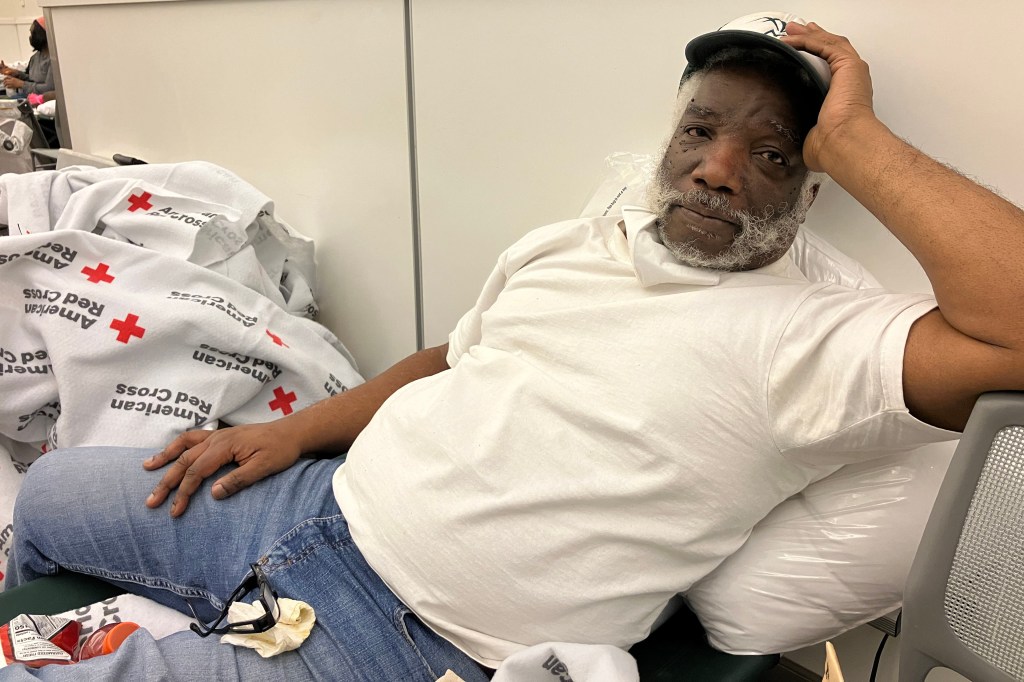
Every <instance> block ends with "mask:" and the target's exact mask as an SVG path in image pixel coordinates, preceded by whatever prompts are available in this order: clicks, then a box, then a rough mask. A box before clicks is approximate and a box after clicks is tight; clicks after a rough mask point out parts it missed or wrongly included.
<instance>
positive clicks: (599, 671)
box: [493, 642, 640, 682]
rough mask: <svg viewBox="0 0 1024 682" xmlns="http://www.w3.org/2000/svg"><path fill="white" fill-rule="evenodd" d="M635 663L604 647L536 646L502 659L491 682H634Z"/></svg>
mask: <svg viewBox="0 0 1024 682" xmlns="http://www.w3.org/2000/svg"><path fill="white" fill-rule="evenodd" d="M639 679H640V674H639V673H638V672H637V668H636V660H635V659H634V658H633V657H632V656H630V655H629V654H628V653H627V652H625V651H623V650H622V649H619V648H618V647H614V646H609V645H607V644H569V643H565V642H545V643H544V644H536V645H534V646H531V647H529V648H527V649H523V650H522V651H520V652H518V653H515V654H513V655H512V656H509V657H508V658H506V659H505V660H504V661H503V662H502V664H501V667H499V668H498V670H497V671H496V672H495V673H494V677H493V682H554V681H555V680H557V681H559V682H638V681H639Z"/></svg>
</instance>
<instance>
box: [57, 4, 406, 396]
mask: <svg viewBox="0 0 1024 682" xmlns="http://www.w3.org/2000/svg"><path fill="white" fill-rule="evenodd" d="M40 4H41V5H45V6H46V7H48V8H49V11H50V13H51V15H50V16H51V22H52V24H53V29H54V33H55V37H56V42H57V44H58V55H59V62H60V72H61V83H62V87H63V94H64V100H65V103H66V106H67V115H68V124H69V129H70V132H71V136H72V143H73V146H74V148H75V149H76V150H78V151H82V152H86V153H90V154H97V155H105V156H110V155H111V154H114V153H122V154H126V155H129V156H135V157H138V158H141V159H144V160H146V161H149V162H151V163H153V162H173V161H184V160H188V159H204V160H207V161H211V162H213V163H217V164H219V165H221V166H224V167H226V168H228V169H230V170H232V171H234V172H235V173H237V174H238V175H240V176H241V177H243V178H245V179H246V180H248V181H250V182H251V183H253V184H254V185H256V186H257V187H259V188H260V189H261V190H263V191H264V192H265V193H267V194H268V195H269V196H270V197H271V198H272V199H274V200H275V203H276V208H277V213H278V215H279V216H280V217H282V218H283V219H284V220H286V221H287V222H289V223H290V224H291V225H292V226H293V227H295V228H296V229H298V230H299V231H300V232H302V233H304V234H306V235H308V236H310V237H313V238H314V239H316V241H317V253H318V261H319V296H320V302H321V309H322V313H321V321H323V322H324V323H325V324H326V325H327V326H328V327H330V328H331V329H332V330H334V331H335V332H336V333H337V334H338V336H339V337H340V338H341V339H342V341H343V342H344V343H345V344H346V345H347V346H348V347H349V349H350V350H351V351H352V352H353V353H354V354H355V356H356V358H357V360H358V361H359V364H360V369H361V370H362V371H363V373H364V374H365V375H366V376H372V375H375V374H377V373H378V372H380V371H381V370H382V369H384V368H385V367H387V366H389V365H390V364H391V363H393V362H394V361H395V360H397V359H399V358H401V357H404V356H405V355H407V354H408V353H411V352H413V351H414V350H415V349H416V318H415V288H414V260H413V258H414V255H413V230H412V219H411V212H412V199H411V191H410V182H409V177H410V166H409V147H408V122H407V98H406V92H407V90H406V77H405V76H406V74H405V67H406V62H405V47H404V46H405V25H404V16H405V15H404V11H403V3H402V0H345V2H333V1H330V0H223V1H218V0H196V1H169V2H160V1H158V2H152V1H150V2H123V1H119V0H114V1H111V0H93V1H92V2H88V1H86V0H50V1H49V2H46V1H43V2H40Z"/></svg>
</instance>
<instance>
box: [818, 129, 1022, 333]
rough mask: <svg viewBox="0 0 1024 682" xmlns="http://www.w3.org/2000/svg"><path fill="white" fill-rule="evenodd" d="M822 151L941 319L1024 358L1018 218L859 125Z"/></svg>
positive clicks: (1009, 207)
mask: <svg viewBox="0 0 1024 682" xmlns="http://www.w3.org/2000/svg"><path fill="white" fill-rule="evenodd" d="M834 137H835V138H836V139H832V140H828V142H827V144H826V145H824V147H823V150H824V153H823V154H822V165H823V166H824V169H825V170H826V171H827V172H828V173H829V175H831V176H832V177H833V178H834V179H835V180H836V182H838V183H839V184H840V185H841V186H842V187H843V188H844V189H846V191H848V192H849V193H850V194H851V195H852V196H853V197H854V198H855V199H857V200H858V201H859V202H860V203H861V204H863V205H864V206H865V207H866V208H867V209H868V210H869V211H871V212H872V213H873V214H874V215H875V217H877V218H878V219H879V220H880V221H881V222H882V224H884V225H885V226H886V227H887V228H888V229H889V230H890V231H891V232H892V233H893V234H894V235H895V236H896V237H897V238H898V239H899V240H900V241H901V242H902V243H903V244H904V245H905V246H906V247H907V248H908V249H910V251H911V253H913V254H914V256H915V257H916V258H917V259H918V261H919V262H920V263H921V266H922V267H923V268H924V270H925V272H926V273H927V275H928V278H929V279H930V280H931V283H932V287H933V288H934V291H935V296H936V299H937V300H938V302H939V306H940V308H941V310H942V314H943V316H944V317H945V318H946V320H947V322H949V324H950V325H952V326H953V327H955V328H956V329H957V330H959V331H960V332H962V333H964V334H967V335H968V336H971V337H973V338H976V339H978V340H981V341H985V342H986V343H990V344H994V345H998V346H1004V347H1007V348H1016V349H1024V315H1022V314H1021V313H1020V311H1021V307H1020V301H1021V297H1022V295H1024V212H1022V211H1021V210H1020V209H1019V208H1017V207H1016V206H1014V205H1013V204H1011V203H1009V202H1008V201H1006V200H1004V199H1002V198H1001V197H999V196H997V195H996V194H994V193H993V192H991V191H989V190H987V189H985V188H984V187H981V186H980V185H978V184H977V183H975V182H972V181H971V180H969V179H967V178H965V177H963V176H962V175H960V174H959V173H957V172H956V171H954V170H952V169H950V168H948V167H946V166H944V165H942V164H940V163H939V162H937V161H935V160H934V159H932V158H930V157H929V156H927V155H925V154H923V153H922V152H920V151H918V150H917V149H915V148H914V147H912V146H911V145H909V144H907V143H906V142H904V141H903V140H901V139H899V138H898V137H896V136H895V135H893V134H892V132H891V131H890V130H889V129H888V128H887V127H886V126H885V125H884V124H882V123H881V122H880V121H878V120H877V119H875V118H873V117H872V118H867V117H866V118H865V119H864V120H862V121H859V122H857V123H856V124H855V125H851V126H850V127H849V128H848V129H847V130H845V131H842V132H840V131H837V132H836V133H835V134H834Z"/></svg>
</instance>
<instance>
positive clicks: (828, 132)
mask: <svg viewBox="0 0 1024 682" xmlns="http://www.w3.org/2000/svg"><path fill="white" fill-rule="evenodd" d="M786 33H788V35H784V36H782V37H781V40H782V41H783V42H785V43H786V44H787V45H789V46H790V47H793V48H795V49H797V50H803V51H804V52H809V53H811V54H813V55H816V56H818V57H821V58H822V59H824V60H825V61H827V62H828V65H829V68H830V69H831V70H832V83H831V85H830V86H829V91H828V95H826V96H825V102H824V103H823V104H822V105H821V111H820V112H819V114H818V123H817V125H815V126H814V128H812V129H811V131H810V133H808V135H807V139H806V140H805V141H804V148H803V156H804V162H805V163H806V164H807V167H808V168H810V169H811V170H813V171H825V172H828V170H829V169H828V167H827V165H828V161H829V157H828V155H829V153H831V152H832V151H833V147H837V146H841V143H842V138H843V133H846V132H850V131H852V130H854V129H856V127H857V125H858V124H860V123H863V122H871V123H877V122H878V119H877V118H876V117H875V112H874V109H873V107H872V90H871V76H870V74H869V73H868V65H867V62H865V61H864V60H863V59H861V58H860V55H859V54H857V50H855V49H854V48H853V45H851V44H850V41H849V40H847V39H846V38H844V37H843V36H838V35H835V34H833V33H829V32H828V31H826V30H825V29H823V28H822V27H821V26H818V25H817V24H816V23H814V22H813V21H812V22H810V23H808V24H807V25H806V26H804V25H803V24H796V23H793V22H790V23H788V24H786Z"/></svg>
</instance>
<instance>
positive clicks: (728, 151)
mask: <svg viewBox="0 0 1024 682" xmlns="http://www.w3.org/2000/svg"><path fill="white" fill-rule="evenodd" d="M702 151H703V154H702V155H701V159H700V163H698V164H697V166H696V167H695V168H694V169H693V172H692V173H691V174H690V178H691V180H693V182H694V184H696V185H697V186H698V187H701V188H702V189H706V190H709V191H713V192H721V193H723V194H737V193H738V192H740V191H741V190H742V189H743V176H744V174H745V173H746V164H747V162H748V160H749V159H748V158H747V154H746V150H745V149H741V148H740V146H739V145H737V144H733V143H731V142H729V141H728V140H720V139H719V140H715V141H713V142H711V143H709V144H707V145H705V146H704V149H703V150H702Z"/></svg>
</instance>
